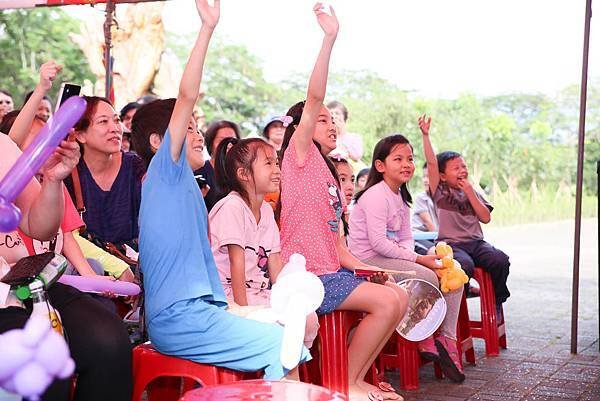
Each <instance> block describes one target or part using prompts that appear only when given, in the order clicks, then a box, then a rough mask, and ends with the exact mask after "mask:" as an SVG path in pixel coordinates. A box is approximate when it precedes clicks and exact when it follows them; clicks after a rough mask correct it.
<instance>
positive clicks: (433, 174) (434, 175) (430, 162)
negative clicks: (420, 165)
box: [419, 115, 440, 196]
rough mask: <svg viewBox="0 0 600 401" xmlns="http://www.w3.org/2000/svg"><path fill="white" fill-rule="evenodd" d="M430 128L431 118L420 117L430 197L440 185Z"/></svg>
mask: <svg viewBox="0 0 600 401" xmlns="http://www.w3.org/2000/svg"><path fill="white" fill-rule="evenodd" d="M430 126H431V117H427V116H426V115H422V116H420V117H419V128H420V129H421V134H423V135H422V136H423V151H424V152H425V160H427V175H428V176H429V190H430V191H431V195H432V196H433V194H434V193H435V190H436V189H437V187H438V184H439V183H440V171H439V169H438V163H437V157H436V156H435V152H434V151H433V146H431V140H430V139H429V127H430Z"/></svg>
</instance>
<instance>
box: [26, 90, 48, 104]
mask: <svg viewBox="0 0 600 401" xmlns="http://www.w3.org/2000/svg"><path fill="white" fill-rule="evenodd" d="M31 95H33V91H29V92H27V94H26V95H25V98H24V99H23V106H25V103H27V101H28V100H29V98H30V97H31ZM42 99H44V100H47V101H49V102H52V100H50V98H49V97H48V95H44V97H43V98H42Z"/></svg>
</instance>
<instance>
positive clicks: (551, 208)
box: [490, 189, 598, 226]
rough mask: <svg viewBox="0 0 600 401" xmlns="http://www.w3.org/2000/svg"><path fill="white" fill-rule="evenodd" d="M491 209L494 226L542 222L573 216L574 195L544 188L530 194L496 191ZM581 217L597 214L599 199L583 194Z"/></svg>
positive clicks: (571, 217)
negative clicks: (533, 194) (510, 193)
mask: <svg viewBox="0 0 600 401" xmlns="http://www.w3.org/2000/svg"><path fill="white" fill-rule="evenodd" d="M490 199H491V202H492V205H493V206H494V211H493V213H492V222H491V224H492V225H493V226H510V225H515V224H526V223H541V222H547V221H556V220H564V219H573V218H575V195H574V191H573V193H570V192H567V191H557V190H553V189H545V190H542V191H538V193H537V195H536V196H532V194H531V192H529V191H521V190H520V191H519V192H518V194H513V196H509V195H508V194H507V193H502V192H501V193H498V194H495V196H493V197H490ZM581 216H582V217H583V218H587V217H598V198H597V197H596V196H594V195H586V194H584V196H583V199H582V210H581Z"/></svg>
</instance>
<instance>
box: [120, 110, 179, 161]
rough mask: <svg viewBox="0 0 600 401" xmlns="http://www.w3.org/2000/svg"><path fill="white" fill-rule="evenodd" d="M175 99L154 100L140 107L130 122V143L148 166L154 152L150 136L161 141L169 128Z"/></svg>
mask: <svg viewBox="0 0 600 401" xmlns="http://www.w3.org/2000/svg"><path fill="white" fill-rule="evenodd" d="M175 101H176V99H162V100H155V101H154V102H152V103H148V104H145V105H142V106H141V107H140V108H139V109H138V111H137V112H136V113H135V115H134V116H133V120H132V121H131V142H132V143H133V147H134V148H135V151H136V152H137V154H138V155H139V156H140V157H141V158H142V160H144V162H145V163H146V166H148V165H149V164H150V161H151V160H152V157H153V156H154V152H153V151H152V148H151V147H150V135H152V134H157V135H158V136H159V137H160V138H161V140H162V138H163V137H164V136H165V132H166V130H167V128H168V127H169V121H170V120H171V114H173V109H174V108H175Z"/></svg>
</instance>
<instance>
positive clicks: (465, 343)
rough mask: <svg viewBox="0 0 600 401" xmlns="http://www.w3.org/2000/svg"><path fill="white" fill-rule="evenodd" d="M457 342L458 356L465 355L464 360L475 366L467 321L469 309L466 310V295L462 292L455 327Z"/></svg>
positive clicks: (468, 321) (469, 324)
mask: <svg viewBox="0 0 600 401" xmlns="http://www.w3.org/2000/svg"><path fill="white" fill-rule="evenodd" d="M456 334H457V337H458V341H457V342H456V346H457V348H458V352H460V354H461V355H462V354H465V359H466V360H467V362H469V363H470V364H471V365H475V349H474V348H473V337H472V336H471V322H470V320H469V309H468V308H467V295H466V294H465V293H464V292H463V296H462V300H461V301H460V309H459V310H458V324H457V327H456Z"/></svg>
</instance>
